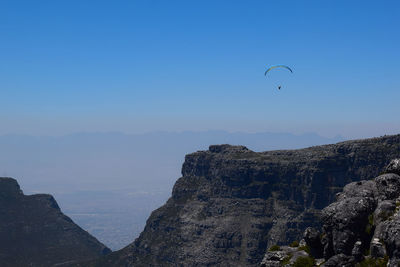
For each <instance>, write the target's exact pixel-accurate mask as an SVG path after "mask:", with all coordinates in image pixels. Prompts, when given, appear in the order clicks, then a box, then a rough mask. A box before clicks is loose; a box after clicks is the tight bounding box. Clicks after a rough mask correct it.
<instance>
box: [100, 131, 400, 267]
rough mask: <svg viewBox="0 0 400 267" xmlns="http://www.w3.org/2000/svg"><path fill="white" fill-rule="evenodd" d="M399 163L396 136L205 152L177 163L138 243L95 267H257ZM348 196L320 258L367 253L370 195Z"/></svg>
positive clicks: (372, 199) (399, 147) (399, 144)
mask: <svg viewBox="0 0 400 267" xmlns="http://www.w3.org/2000/svg"><path fill="white" fill-rule="evenodd" d="M399 156H400V135H396V136H386V137H382V138H373V139H366V140H356V141H348V142H342V143H339V144H335V145H326V146H316V147H311V148H306V149H298V150H281V151H268V152H261V153H256V152H253V151H251V150H248V149H246V148H244V147H237V146H229V145H222V146H210V149H209V150H208V151H199V152H196V153H193V154H190V155H187V156H186V157H185V162H184V164H183V166H182V177H181V178H180V179H178V180H177V182H176V184H175V186H174V188H173V192H172V196H171V198H170V199H169V200H168V201H167V203H166V204H165V205H164V206H162V207H161V208H159V209H158V210H156V211H154V212H153V213H152V215H151V216H150V218H149V219H148V220H147V224H146V227H145V229H144V231H143V232H142V233H141V235H140V236H139V238H138V239H136V241H135V242H134V243H133V244H132V245H130V246H129V247H127V248H125V249H123V250H121V251H118V252H115V253H113V254H112V255H110V256H109V257H106V258H104V259H103V260H101V261H99V262H98V263H96V264H97V266H107V267H108V266H119V265H122V266H124V265H126V266H196V265H197V266H207V265H208V266H210V265H215V266H259V264H260V262H261V260H262V259H263V257H264V254H265V251H266V250H267V247H269V246H271V245H273V244H278V245H279V244H290V243H291V242H292V241H294V240H300V239H301V238H302V233H303V232H304V230H305V229H306V228H307V227H310V226H311V227H315V228H319V227H320V220H319V215H320V212H319V210H320V209H322V208H324V207H326V206H327V205H329V204H330V203H332V202H334V201H335V200H336V194H337V193H338V192H340V191H342V189H343V187H344V186H345V185H346V184H348V183H350V182H354V181H360V180H366V179H371V178H373V177H376V176H377V175H378V174H379V173H381V171H382V169H383V168H384V167H385V165H386V164H388V162H390V160H391V159H393V158H398V157H399ZM346 190H347V191H346V192H345V193H344V194H342V195H343V196H342V195H341V196H339V199H340V200H341V201H342V200H343V202H342V203H341V204H335V205H334V206H332V207H331V208H333V209H334V210H337V211H338V212H341V213H342V215H343V216H347V215H348V216H349V218H347V219H346V218H345V217H341V216H336V215H335V214H336V212H333V210H332V212H327V213H326V214H330V215H329V216H331V217H332V219H329V216H328V217H326V219H327V221H330V222H332V223H333V222H335V223H338V224H337V225H336V226H335V225H333V224H332V225H331V226H332V227H331V229H328V228H329V227H328V228H327V229H326V231H327V232H326V234H325V235H324V236H323V237H322V241H323V242H322V243H323V245H324V247H325V255H327V256H328V255H329V256H330V255H334V254H333V253H339V252H345V253H346V254H347V255H348V257H351V256H350V255H351V252H352V249H353V247H354V244H355V242H356V241H357V240H358V239H360V240H361V241H362V244H363V246H364V245H365V246H366V248H368V247H369V241H366V240H364V239H363V238H365V237H364V236H362V238H359V237H360V236H361V232H362V231H365V227H364V226H366V225H367V224H368V216H369V215H370V214H372V213H373V211H374V209H375V207H376V205H377V201H378V200H377V199H376V197H375V194H376V193H377V192H378V191H377V189H376V185H375V183H374V182H373V181H372V182H361V183H360V184H354V185H352V186H349V187H348V188H347V189H346ZM342 198H343V199H342ZM344 198H347V199H348V200H344ZM348 206H352V207H354V210H352V209H350V208H348ZM342 230H343V231H342ZM371 236H372V233H371ZM371 236H368V238H370V237H371ZM342 240H345V241H344V242H342ZM333 241H334V242H333ZM328 251H331V252H328ZM110 259H112V260H110ZM105 263H107V264H105ZM118 264H119V265H118Z"/></svg>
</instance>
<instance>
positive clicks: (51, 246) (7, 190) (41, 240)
mask: <svg viewBox="0 0 400 267" xmlns="http://www.w3.org/2000/svg"><path fill="white" fill-rule="evenodd" d="M110 252H111V251H110V250H109V249H108V248H107V247H105V246H104V245H103V244H101V243H100V242H99V241H97V239H95V238H94V237H93V236H91V235H90V234H89V233H87V232H86V231H84V230H82V229H81V228H80V227H79V226H77V225H76V224H74V222H73V221H72V220H71V219H70V218H68V217H67V216H65V215H64V214H63V213H62V212H61V211H60V209H59V207H58V205H57V202H56V201H55V200H54V198H53V197H52V196H51V195H45V194H37V195H29V196H26V195H24V194H23V193H22V191H21V189H20V187H19V185H18V183H17V181H16V180H14V179H12V178H0V266H4V267H7V266H66V265H68V264H71V263H73V262H77V261H82V260H88V259H93V258H97V257H99V256H101V255H106V254H108V253H110Z"/></svg>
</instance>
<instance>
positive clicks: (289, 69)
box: [264, 65, 293, 90]
mask: <svg viewBox="0 0 400 267" xmlns="http://www.w3.org/2000/svg"><path fill="white" fill-rule="evenodd" d="M276 68H283V69H287V70H288V71H290V72H291V73H293V71H292V69H291V68H289V67H288V66H286V65H276V66H272V67H270V68H268V69H267V70H266V71H265V73H264V75H265V76H267V73H268V72H269V71H271V70H273V69H276ZM281 88H282V86H281V85H279V86H278V89H279V90H281Z"/></svg>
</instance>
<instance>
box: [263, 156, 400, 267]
mask: <svg viewBox="0 0 400 267" xmlns="http://www.w3.org/2000/svg"><path fill="white" fill-rule="evenodd" d="M399 162H400V160H399V159H394V160H392V161H391V162H390V163H389V165H388V166H387V167H386V168H385V171H384V173H383V174H381V175H379V176H377V177H376V178H374V179H372V180H366V181H358V182H353V183H350V184H348V185H346V186H345V187H344V189H343V192H341V193H339V194H338V195H337V201H336V202H334V203H332V204H330V205H329V206H327V207H326V208H324V209H323V210H322V216H321V219H322V223H323V226H322V231H321V233H319V232H318V231H317V230H316V229H313V228H307V229H306V231H305V233H304V240H303V241H304V242H305V247H307V251H308V253H307V255H306V256H307V257H310V258H322V257H323V259H320V260H319V261H318V262H321V263H322V264H321V266H324V267H330V266H349V267H350V266H389V267H395V266H399V265H400V176H399V175H398V173H400V164H398V163H399ZM318 237H320V238H318ZM321 250H322V254H321ZM298 251H299V249H295V250H293V251H290V252H288V247H287V246H284V247H282V248H279V249H276V251H273V252H272V251H268V252H267V253H266V255H265V257H264V259H263V261H262V266H265V267H273V266H275V265H276V264H278V265H281V266H282V265H285V262H284V261H283V259H284V258H285V257H286V258H288V257H290V256H291V255H295V253H296V252H298ZM276 253H280V255H281V257H280V258H274V260H273V261H271V260H270V259H271V257H272V256H273V255H274V254H276Z"/></svg>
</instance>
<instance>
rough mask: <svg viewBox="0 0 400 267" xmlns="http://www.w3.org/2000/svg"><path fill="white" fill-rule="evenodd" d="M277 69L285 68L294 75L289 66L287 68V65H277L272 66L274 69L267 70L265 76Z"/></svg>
mask: <svg viewBox="0 0 400 267" xmlns="http://www.w3.org/2000/svg"><path fill="white" fill-rule="evenodd" d="M276 68H284V69H287V70H289V71H290V72H291V73H293V71H292V69H291V68H289V67H288V66H285V65H276V66H272V67H270V68H269V69H267V70H266V71H265V73H264V75H265V76H266V75H267V73H268V72H269V71H270V70H273V69H276Z"/></svg>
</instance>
